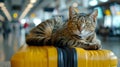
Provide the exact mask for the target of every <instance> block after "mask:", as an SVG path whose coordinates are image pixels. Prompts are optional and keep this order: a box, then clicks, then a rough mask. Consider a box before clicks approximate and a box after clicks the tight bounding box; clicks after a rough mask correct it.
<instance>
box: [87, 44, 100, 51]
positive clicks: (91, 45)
mask: <svg viewBox="0 0 120 67" xmlns="http://www.w3.org/2000/svg"><path fill="white" fill-rule="evenodd" d="M101 48H102V46H101V45H100V44H90V45H89V46H88V50H98V49H101Z"/></svg>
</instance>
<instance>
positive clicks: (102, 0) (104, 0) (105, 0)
mask: <svg viewBox="0 0 120 67" xmlns="http://www.w3.org/2000/svg"><path fill="white" fill-rule="evenodd" d="M99 1H101V2H107V1H108V0H99Z"/></svg>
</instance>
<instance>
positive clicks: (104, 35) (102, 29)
mask: <svg viewBox="0 0 120 67" xmlns="http://www.w3.org/2000/svg"><path fill="white" fill-rule="evenodd" d="M109 32H110V29H109V27H104V26H103V25H100V28H99V34H100V35H101V36H102V38H103V39H102V40H103V41H106V40H107V38H108V36H109Z"/></svg>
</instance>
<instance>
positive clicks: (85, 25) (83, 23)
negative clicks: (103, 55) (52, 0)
mask: <svg viewBox="0 0 120 67" xmlns="http://www.w3.org/2000/svg"><path fill="white" fill-rule="evenodd" d="M97 14H98V11H97V10H94V11H93V12H92V13H91V14H85V13H79V10H78V9H77V8H75V7H70V8H69V19H68V22H66V23H63V22H62V19H61V18H60V17H56V18H53V19H48V20H46V21H44V22H42V23H41V24H39V25H38V26H37V27H35V28H33V29H32V30H31V31H30V34H28V36H27V37H26V43H27V44H28V45H30V46H31V45H36V46H42V45H54V46H58V47H59V46H60V47H61V46H62V47H63V46H64V47H66V46H67V47H81V48H84V49H87V50H90V49H92V50H97V49H100V48H101V43H100V41H99V40H98V39H97V37H96V33H95V28H96V18H97Z"/></svg>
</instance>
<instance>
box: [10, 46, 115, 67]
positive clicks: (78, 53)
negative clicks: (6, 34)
mask: <svg viewBox="0 0 120 67" xmlns="http://www.w3.org/2000/svg"><path fill="white" fill-rule="evenodd" d="M11 67H117V57H116V56H115V55H114V54H113V52H111V51H109V50H84V49H82V48H67V47H62V48H61V47H53V46H41V47H38V46H23V47H21V48H20V49H19V51H18V52H17V53H15V54H14V55H13V56H12V58H11Z"/></svg>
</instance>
